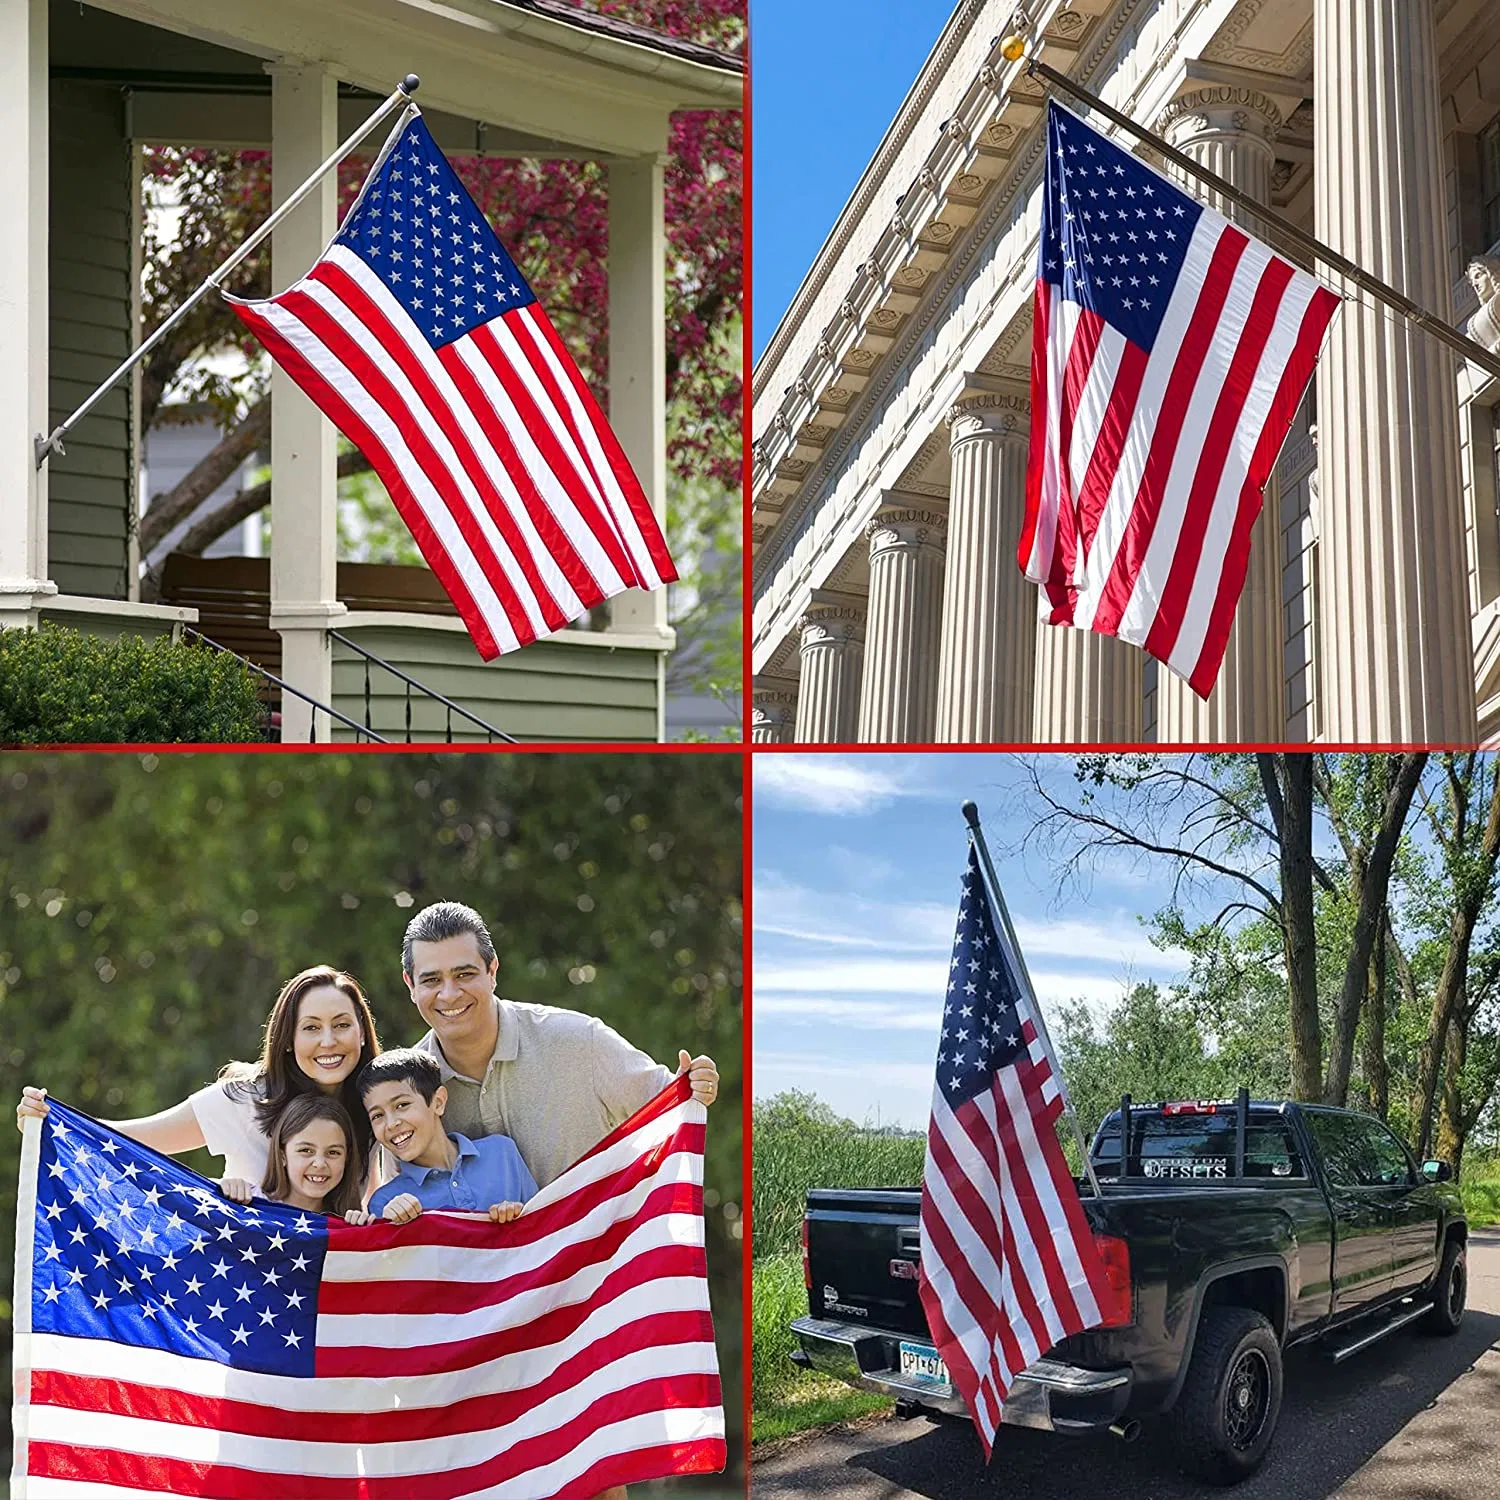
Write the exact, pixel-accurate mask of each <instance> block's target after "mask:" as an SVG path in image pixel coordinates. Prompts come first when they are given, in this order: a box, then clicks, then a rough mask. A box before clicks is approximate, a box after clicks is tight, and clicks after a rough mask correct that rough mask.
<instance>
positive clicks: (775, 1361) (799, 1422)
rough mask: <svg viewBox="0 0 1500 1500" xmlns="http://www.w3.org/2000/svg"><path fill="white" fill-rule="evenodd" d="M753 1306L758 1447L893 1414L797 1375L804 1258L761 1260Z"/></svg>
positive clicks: (822, 1379) (867, 1395)
mask: <svg viewBox="0 0 1500 1500" xmlns="http://www.w3.org/2000/svg"><path fill="white" fill-rule="evenodd" d="M756 1170H757V1171H759V1163H758V1162H757V1164H756ZM759 1196H760V1189H759V1188H758V1187H757V1189H756V1197H757V1198H759ZM750 1302H751V1307H752V1309H753V1312H752V1317H751V1326H750V1334H751V1345H752V1348H753V1350H754V1355H753V1362H752V1368H751V1372H750V1407H751V1410H750V1431H751V1436H752V1437H753V1438H754V1440H755V1441H756V1442H757V1443H766V1442H772V1441H774V1440H775V1439H777V1438H783V1437H788V1436H790V1435H791V1434H792V1433H794V1432H803V1431H805V1430H806V1429H808V1428H810V1427H825V1426H827V1425H828V1424H829V1423H830V1422H847V1421H849V1420H850V1419H851V1418H853V1417H862V1416H866V1415H868V1414H869V1413H870V1412H877V1411H889V1410H890V1408H891V1402H889V1401H887V1400H886V1399H885V1398H884V1397H883V1396H877V1395H875V1394H873V1393H872V1392H870V1391H857V1390H855V1389H854V1388H853V1387H852V1386H847V1385H845V1384H844V1383H843V1381H841V1380H833V1379H830V1378H829V1377H828V1376H826V1375H818V1374H813V1373H810V1372H808V1371H804V1370H798V1368H797V1367H796V1366H795V1365H794V1364H793V1363H792V1361H791V1353H792V1349H793V1346H794V1345H795V1343H796V1340H795V1339H794V1338H793V1336H792V1334H791V1332H790V1327H791V1322H792V1319H793V1318H800V1317H802V1316H803V1315H804V1314H805V1313H806V1312H807V1291H806V1288H805V1287H804V1286H803V1285H802V1258H801V1256H800V1255H770V1256H766V1257H765V1258H763V1259H761V1260H757V1261H756V1262H755V1267H754V1269H753V1271H752V1273H751V1282H750Z"/></svg>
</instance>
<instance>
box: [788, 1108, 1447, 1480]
mask: <svg viewBox="0 0 1500 1500" xmlns="http://www.w3.org/2000/svg"><path fill="white" fill-rule="evenodd" d="M1123 1140H1128V1142H1129V1149H1128V1150H1127V1151H1125V1152H1124V1153H1123V1159H1122V1153H1121V1149H1120V1148H1121V1142H1122V1141H1123ZM1090 1157H1091V1160H1092V1164H1093V1167H1094V1174H1095V1176H1096V1177H1097V1179H1098V1181H1099V1186H1100V1193H1099V1195H1098V1196H1094V1195H1093V1193H1092V1191H1091V1189H1090V1187H1089V1186H1088V1185H1087V1184H1086V1183H1084V1182H1081V1183H1080V1184H1079V1188H1080V1193H1081V1195H1082V1201H1083V1207H1084V1212H1085V1215H1086V1217H1087V1219H1088V1222H1089V1226H1090V1228H1091V1229H1092V1230H1093V1232H1094V1236H1095V1241H1096V1244H1097V1245H1098V1247H1099V1249H1100V1251H1101V1254H1102V1255H1103V1257H1104V1259H1105V1262H1106V1265H1107V1266H1109V1267H1110V1268H1111V1270H1112V1271H1114V1272H1116V1273H1120V1272H1122V1271H1123V1267H1124V1266H1125V1265H1128V1274H1129V1282H1130V1297H1131V1303H1130V1315H1129V1316H1130V1321H1129V1322H1128V1323H1126V1324H1123V1326H1116V1327H1109V1328H1101V1329H1094V1330H1091V1331H1089V1332H1086V1333H1082V1334H1077V1335H1074V1336H1073V1337H1071V1338H1066V1339H1064V1340H1063V1341H1062V1342H1061V1343H1059V1344H1057V1345H1055V1346H1054V1347H1053V1348H1052V1349H1050V1350H1048V1351H1047V1353H1046V1355H1045V1357H1044V1358H1042V1359H1039V1360H1037V1361H1036V1362H1035V1363H1033V1364H1032V1365H1030V1366H1029V1367H1028V1368H1027V1370H1026V1372H1025V1373H1024V1375H1022V1376H1021V1377H1020V1379H1019V1380H1018V1381H1017V1382H1016V1384H1015V1385H1014V1386H1013V1387H1012V1389H1011V1391H1010V1392H1009V1394H1008V1396H1007V1398H1006V1400H1005V1403H1004V1412H1003V1420H1004V1421H1005V1422H1009V1423H1012V1424H1014V1425H1017V1426H1023V1427H1038V1428H1043V1429H1045V1430H1047V1431H1056V1432H1087V1431H1092V1430H1098V1429H1104V1428H1107V1429H1109V1430H1110V1431H1111V1432H1113V1433H1115V1434H1116V1436H1119V1437H1123V1438H1125V1439H1127V1440H1129V1439H1132V1438H1134V1437H1135V1436H1136V1435H1137V1433H1138V1432H1139V1431H1140V1424H1141V1419H1142V1418H1143V1417H1150V1416H1155V1415H1158V1414H1162V1413H1165V1414H1167V1415H1168V1417H1169V1420H1170V1423H1171V1426H1172V1428H1173V1435H1174V1438H1175V1442H1176V1445H1177V1450H1178V1457H1179V1460H1180V1461H1181V1462H1182V1464H1183V1467H1184V1468H1186V1469H1187V1470H1188V1471H1189V1472H1190V1473H1193V1474H1195V1475H1197V1476H1198V1477H1200V1478H1203V1479H1206V1480H1208V1481H1210V1482H1212V1483H1219V1484H1232V1483H1235V1482H1236V1481H1238V1480H1240V1479H1243V1478H1245V1477H1247V1476H1248V1475H1249V1474H1251V1473H1252V1472H1253V1471H1254V1470H1255V1468H1256V1467H1257V1466H1258V1465H1259V1464H1260V1462H1261V1460H1262V1459H1263V1458H1264V1457H1265V1454H1266V1451H1267V1449H1268V1448H1269V1446H1270V1443H1271V1439H1272V1436H1273V1434H1274V1432H1275V1428H1276V1420H1277V1416H1278V1414H1279V1412H1280V1407H1281V1392H1282V1351H1283V1350H1284V1349H1286V1348H1288V1347H1290V1346H1291V1345H1294V1344H1303V1343H1307V1342H1309V1341H1312V1340H1317V1341H1319V1342H1320V1343H1321V1345H1322V1346H1323V1348H1324V1349H1325V1350H1326V1351H1327V1352H1328V1353H1329V1354H1330V1355H1331V1356H1332V1357H1333V1358H1334V1359H1335V1360H1341V1359H1344V1358H1346V1357H1348V1356H1349V1355H1351V1354H1354V1353H1355V1352H1356V1351H1358V1350H1360V1349H1363V1348H1364V1347H1366V1346H1367V1345H1369V1344H1371V1343H1373V1342H1375V1340H1377V1339H1379V1338H1381V1337H1383V1336H1384V1335H1385V1334H1387V1333H1390V1332H1393V1331H1394V1330H1396V1329H1398V1328H1401V1327H1404V1326H1405V1325H1406V1324H1408V1323H1413V1322H1417V1321H1420V1322H1422V1324H1423V1325H1424V1326H1425V1327H1426V1328H1427V1329H1428V1330H1430V1331H1432V1332H1434V1333H1439V1334H1451V1333H1453V1332H1455V1331H1456V1330H1457V1328H1458V1326H1459V1322H1460V1320H1461V1319H1462V1317H1463V1312H1464V1300H1465V1293H1466V1289H1467V1283H1466V1276H1465V1264H1464V1248H1465V1242H1466V1238H1467V1226H1466V1224H1465V1220H1464V1214H1463V1206H1462V1203H1461V1200H1460V1198H1459V1195H1458V1191H1457V1189H1456V1187H1455V1186H1454V1184H1453V1183H1452V1181H1451V1180H1450V1179H1451V1176H1452V1173H1451V1170H1450V1169H1449V1167H1448V1166H1447V1164H1446V1163H1443V1162H1437V1161H1428V1162H1423V1163H1421V1165H1420V1166H1418V1165H1417V1164H1416V1163H1415V1162H1414V1161H1413V1160H1412V1157H1411V1156H1410V1154H1409V1153H1408V1151H1407V1149H1406V1147H1405V1146H1404V1145H1403V1144H1402V1143H1401V1141H1400V1140H1399V1139H1398V1138H1397V1137H1396V1136H1395V1135H1394V1134H1392V1132H1391V1131H1390V1130H1389V1129H1388V1128H1387V1127H1386V1126H1385V1125H1384V1124H1383V1123H1382V1122H1381V1121H1379V1120H1377V1119H1374V1118H1372V1117H1371V1116H1368V1115H1362V1114H1356V1113H1354V1112H1353V1111H1350V1110H1342V1109H1325V1108H1320V1107H1316V1106H1313V1105H1307V1104H1292V1103H1262V1102H1254V1103H1252V1102H1251V1101H1250V1100H1249V1099H1248V1098H1247V1097H1245V1095H1244V1094H1243V1091H1242V1094H1241V1097H1240V1098H1239V1099H1237V1100H1230V1101H1224V1102H1213V1103H1208V1102H1203V1103H1173V1104H1154V1105H1134V1106H1132V1105H1131V1103H1130V1101H1129V1099H1128V1097H1127V1098H1126V1099H1123V1100H1122V1101H1121V1108H1120V1109H1119V1110H1117V1111H1113V1112H1111V1113H1110V1114H1109V1115H1108V1116H1107V1117H1106V1118H1105V1120H1104V1122H1103V1124H1102V1125H1101V1126H1100V1128H1099V1131H1098V1134H1097V1135H1096V1136H1095V1138H1094V1142H1093V1145H1092V1147H1091V1148H1090ZM919 1204H920V1194H919V1193H918V1192H917V1191H916V1190H915V1189H910V1188H908V1189H889V1190H886V1189H862V1190H855V1189H846V1190H832V1189H814V1190H813V1191H812V1192H810V1193H809V1194H808V1195H807V1214H806V1218H805V1219H804V1221H803V1247H804V1250H803V1266H804V1276H805V1280H806V1283H807V1289H808V1301H809V1316H807V1317H805V1318H798V1319H797V1320H796V1321H795V1322H794V1323H793V1324H792V1330H793V1332H794V1333H795V1334H796V1336H797V1339H798V1343H799V1346H800V1347H799V1348H798V1349H796V1350H795V1351H794V1353H793V1355H792V1358H793V1360H795V1361H796V1362H797V1363H798V1364H799V1365H801V1366H803V1367H805V1368H812V1369H817V1370H822V1371H824V1372H826V1373H828V1374H831V1375H835V1376H838V1377H840V1378H842V1379H844V1380H847V1381H848V1382H850V1383H851V1384H853V1385H858V1386H862V1387H865V1388H867V1389H870V1390H875V1391H880V1392H882V1393H884V1394H886V1395H890V1396H893V1397H895V1399H896V1401H897V1403H898V1410H901V1411H904V1412H906V1413H907V1414H915V1412H916V1410H918V1409H921V1408H927V1409H929V1410H932V1411H936V1412H941V1413H947V1414H950V1415H955V1416H957V1415H963V1414H965V1407H964V1404H963V1401H962V1398H961V1397H960V1396H959V1394H958V1392H957V1390H956V1389H955V1388H954V1387H953V1385H952V1384H951V1383H950V1381H949V1379H948V1372H947V1370H946V1369H945V1367H944V1366H943V1363H942V1360H941V1358H940V1357H939V1355H938V1353H937V1350H936V1349H935V1347H934V1346H933V1342H932V1336H931V1334H930V1333H929V1332H928V1327H927V1321H926V1318H925V1316H924V1315H923V1312H922V1306H921V1303H920V1301H919V1300H918V1296H917V1284H918V1283H917V1278H918V1262H919V1254H920V1250H919V1233H918V1226H917V1213H918V1208H919Z"/></svg>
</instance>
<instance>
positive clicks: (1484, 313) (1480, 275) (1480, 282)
mask: <svg viewBox="0 0 1500 1500" xmlns="http://www.w3.org/2000/svg"><path fill="white" fill-rule="evenodd" d="M1467 275H1468V278H1469V285H1470V286H1472V287H1473V288H1474V292H1475V295H1476V296H1477V297H1478V298H1479V311H1478V312H1477V313H1475V314H1474V316H1473V317H1472V318H1470V319H1469V322H1468V325H1467V327H1466V329H1465V332H1467V333H1468V335H1469V337H1470V338H1471V339H1473V340H1474V341H1475V342H1476V343H1480V344H1483V345H1484V347H1485V348H1486V349H1496V350H1500V255H1479V256H1476V257H1475V258H1474V259H1473V260H1471V261H1470V262H1469V266H1468V271H1467Z"/></svg>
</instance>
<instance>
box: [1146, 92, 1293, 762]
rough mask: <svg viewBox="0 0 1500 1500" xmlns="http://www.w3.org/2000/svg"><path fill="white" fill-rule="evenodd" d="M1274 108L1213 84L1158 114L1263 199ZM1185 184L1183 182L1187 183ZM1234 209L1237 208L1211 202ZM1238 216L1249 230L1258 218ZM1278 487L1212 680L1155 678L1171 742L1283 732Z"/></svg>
mask: <svg viewBox="0 0 1500 1500" xmlns="http://www.w3.org/2000/svg"><path fill="white" fill-rule="evenodd" d="M1281 124H1282V117H1281V110H1280V109H1279V108H1278V107H1277V105H1276V104H1275V103H1274V102H1273V101H1272V100H1270V99H1268V98H1266V96H1265V95H1264V94H1262V93H1260V92H1259V91H1258V90H1255V89H1249V88H1239V87H1232V86H1229V85H1220V86H1217V87H1214V88H1207V89H1200V90H1198V91H1196V92H1195V93H1191V94H1187V95H1184V96H1183V97H1182V98H1180V99H1177V100H1174V101H1173V102H1172V103H1171V104H1170V105H1168V107H1167V109H1166V110H1165V112H1164V113H1163V115H1162V117H1161V119H1160V120H1159V121H1158V128H1159V129H1164V130H1165V131H1166V135H1167V139H1168V140H1169V141H1170V142H1171V143H1172V144H1173V145H1174V146H1176V147H1177V148H1178V150H1180V151H1183V152H1185V153H1186V154H1187V155H1188V156H1191V157H1192V158H1193V160H1194V161H1196V162H1200V163H1201V164H1202V165H1203V166H1205V167H1207V168H1208V169H1209V170H1210V171H1212V172H1216V173H1217V174H1218V175H1219V176H1220V177H1223V178H1225V179H1226V180H1227V181H1228V182H1230V183H1232V184H1233V185H1234V186H1235V187H1237V188H1239V189H1240V190H1241V191H1242V192H1245V193H1248V194H1249V195H1250V196H1251V197H1252V198H1254V199H1255V200H1256V202H1258V203H1269V202H1270V201H1271V168H1272V166H1273V164H1274V162H1275V157H1276V153H1275V151H1274V150H1273V149H1272V145H1271V143H1272V141H1273V140H1274V139H1275V136H1276V132H1277V131H1278V130H1279V129H1280V128H1281ZM1189 190H1190V191H1191V190H1192V189H1191V187H1190V189H1189ZM1214 207H1215V208H1217V209H1218V210H1219V212H1221V213H1226V214H1227V215H1228V217H1230V218H1231V219H1238V218H1240V215H1239V214H1238V212H1237V210H1235V209H1233V208H1231V207H1228V206H1226V205H1225V204H1223V203H1218V202H1216V203H1214ZM1246 222H1247V227H1248V228H1249V231H1250V233H1252V234H1259V233H1261V232H1262V231H1261V227H1260V226H1258V225H1256V224H1254V223H1253V222H1248V220H1247V221H1246ZM1280 517H1281V491H1280V487H1279V485H1278V484H1277V481H1276V476H1275V474H1274V473H1273V474H1272V476H1271V478H1270V480H1269V482H1268V483H1267V484H1266V488H1265V499H1264V502H1263V503H1262V506H1261V514H1260V517H1259V518H1258V519H1257V521H1256V522H1255V526H1254V529H1253V530H1252V531H1251V533H1250V563H1249V569H1248V571H1247V572H1246V574H1245V589H1244V592H1243V593H1242V594H1241V595H1240V602H1239V605H1238V607H1237V608H1236V610H1235V612H1234V624H1233V625H1232V626H1231V628H1230V632H1229V646H1228V649H1227V651H1226V652H1225V655H1224V665H1223V667H1222V668H1221V669H1220V671H1219V677H1218V681H1217V682H1216V683H1215V684H1214V688H1213V691H1212V692H1211V693H1210V694H1209V695H1208V697H1207V698H1206V699H1205V698H1200V697H1199V696H1198V695H1197V694H1196V693H1195V692H1194V691H1193V690H1192V688H1190V687H1189V686H1188V685H1187V683H1186V682H1184V681H1183V680H1182V679H1181V678H1180V677H1178V676H1177V675H1176V674H1175V673H1173V672H1169V671H1168V670H1167V669H1166V668H1165V667H1162V668H1160V669H1159V670H1158V673H1157V678H1156V684H1157V686H1156V738H1157V741H1158V743H1164V744H1166V743H1171V744H1179V745H1182V744H1202V743H1213V744H1266V743H1275V742H1277V741H1279V740H1282V739H1284V738H1285V735H1286V708H1285V704H1284V702H1283V693H1282V674H1283V664H1282V623H1281V557H1280V549H1279V547H1278V546H1277V541H1278V533H1279V531H1280Z"/></svg>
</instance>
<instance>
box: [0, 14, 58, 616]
mask: <svg viewBox="0 0 1500 1500" xmlns="http://www.w3.org/2000/svg"><path fill="white" fill-rule="evenodd" d="M47 21H48V12H47V0H11V3H10V4H7V5H5V6H4V7H3V8H0V81H3V86H0V100H3V101H4V103H3V106H0V108H3V110H4V116H5V149H4V151H0V187H3V189H4V202H5V215H4V219H3V222H0V286H3V287H4V289H5V290H4V294H3V296H0V496H3V499H0V629H3V628H4V627H5V626H7V625H15V626H25V625H27V624H30V623H31V622H32V620H33V619H34V616H33V614H32V608H33V606H34V605H35V604H36V603H38V602H41V601H43V600H45V599H46V598H47V597H49V596H51V595H55V594H56V593H57V587H56V585H55V584H53V583H50V582H49V581H48V579H47V470H46V467H45V466H44V467H43V468H42V469H41V470H40V472H39V471H38V470H37V467H36V449H35V447H34V443H35V440H36V436H37V434H38V433H43V434H45V433H47V432H48V431H49V430H50V429H51V427H52V423H51V421H50V420H49V415H50V414H49V412H48V408H47V359H48V349H47V290H48V288H47V213H48V209H47V161H48V156H47V139H48V135H47V116H48V83H47Z"/></svg>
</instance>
